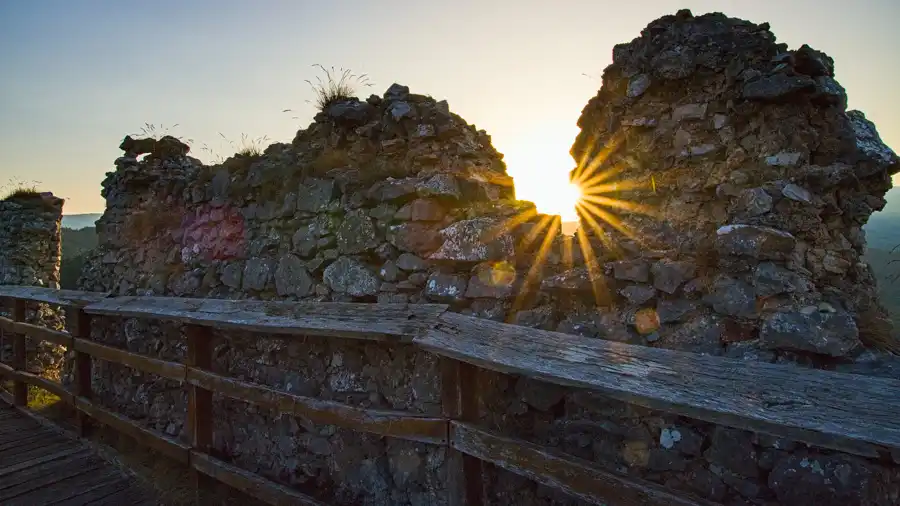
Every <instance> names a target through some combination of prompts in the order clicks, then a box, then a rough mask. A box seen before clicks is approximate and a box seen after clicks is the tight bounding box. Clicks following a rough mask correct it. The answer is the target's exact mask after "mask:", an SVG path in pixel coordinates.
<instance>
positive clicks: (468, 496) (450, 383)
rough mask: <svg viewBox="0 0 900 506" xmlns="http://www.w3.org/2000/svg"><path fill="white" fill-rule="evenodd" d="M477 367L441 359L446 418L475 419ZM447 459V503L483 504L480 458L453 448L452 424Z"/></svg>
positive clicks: (479, 505)
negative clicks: (448, 456)
mask: <svg viewBox="0 0 900 506" xmlns="http://www.w3.org/2000/svg"><path fill="white" fill-rule="evenodd" d="M478 372H479V371H478V368H477V367H475V366H472V365H469V364H466V363H464V362H460V361H458V360H453V359H450V358H442V359H441V388H442V392H441V397H442V398H441V405H442V410H443V414H444V416H445V417H447V418H449V419H451V420H458V421H463V422H477V421H478ZM449 436H450V447H451V450H450V458H449V460H448V468H447V472H448V477H447V478H448V479H447V481H448V483H447V494H448V497H447V503H448V504H449V505H450V506H482V504H484V477H483V476H484V475H483V469H482V462H481V460H479V459H477V458H475V457H472V456H470V455H465V454H463V453H461V452H460V451H458V450H455V449H452V448H453V434H452V427H451V434H449Z"/></svg>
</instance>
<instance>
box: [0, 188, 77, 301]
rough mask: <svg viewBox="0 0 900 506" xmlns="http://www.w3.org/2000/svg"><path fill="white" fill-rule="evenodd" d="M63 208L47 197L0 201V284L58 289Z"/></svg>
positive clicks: (56, 200)
mask: <svg viewBox="0 0 900 506" xmlns="http://www.w3.org/2000/svg"><path fill="white" fill-rule="evenodd" d="M62 208H63V200H62V199H58V198H56V197H54V196H52V195H49V194H34V195H30V194H29V195H25V196H13V197H10V198H7V199H5V200H0V224H2V226H0V284H3V285H24V286H45V287H48V288H59V262H60V239H59V238H60V223H61V222H62Z"/></svg>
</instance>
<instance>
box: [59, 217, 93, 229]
mask: <svg viewBox="0 0 900 506" xmlns="http://www.w3.org/2000/svg"><path fill="white" fill-rule="evenodd" d="M100 216H101V215H100V214H65V215H63V218H62V226H63V228H71V229H72V230H78V229H80V228H87V227H93V226H94V222H95V221H97V220H98V219H100Z"/></svg>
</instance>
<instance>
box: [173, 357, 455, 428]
mask: <svg viewBox="0 0 900 506" xmlns="http://www.w3.org/2000/svg"><path fill="white" fill-rule="evenodd" d="M187 382H188V383H190V384H191V385H195V386H198V387H202V388H205V389H207V390H211V391H213V392H218V393H220V394H222V395H225V396H227V397H231V398H233V399H240V400H242V401H245V402H250V403H252V404H256V405H258V406H265V407H268V408H271V409H273V410H275V411H277V412H279V413H287V414H290V415H293V416H298V417H302V418H305V419H307V420H309V421H311V422H313V423H319V424H322V425H337V426H338V427H342V428H345V429H353V430H358V431H362V432H371V433H374V434H380V435H382V436H390V437H396V438H400V439H406V440H410V441H421V442H424V443H432V444H447V421H446V420H445V419H443V418H433V417H427V416H418V415H413V414H409V413H404V412H400V411H386V410H375V409H365V408H358V407H355V406H349V405H347V404H342V403H339V402H334V401H325V400H320V399H313V398H310V397H302V396H299V395H293V394H289V393H287V392H281V391H279V390H275V389H272V388H269V387H266V386H263V385H255V384H253V383H248V382H245V381H240V380H237V379H233V378H226V377H224V376H220V375H218V374H214V373H211V372H208V371H202V370H199V369H194V368H188V372H187Z"/></svg>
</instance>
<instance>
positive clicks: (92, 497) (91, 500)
mask: <svg viewBox="0 0 900 506" xmlns="http://www.w3.org/2000/svg"><path fill="white" fill-rule="evenodd" d="M133 486H134V483H133V482H132V481H131V480H128V479H126V478H120V479H117V480H113V481H108V482H105V483H102V484H100V485H97V486H94V487H90V488H88V489H86V490H84V489H82V490H81V493H79V494H78V495H76V496H73V497H69V498H68V499H65V500H63V501H61V502H58V503H54V506H86V505H88V504H90V505H91V506H100V505H102V504H114V505H116V506H119V505H127V506H135V503H134V502H133V501H125V502H123V501H115V502H111V503H110V502H107V499H108V498H110V497H120V495H119V494H120V493H122V492H127V491H129V488H131V487H133ZM154 504H156V503H154Z"/></svg>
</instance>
